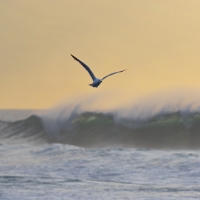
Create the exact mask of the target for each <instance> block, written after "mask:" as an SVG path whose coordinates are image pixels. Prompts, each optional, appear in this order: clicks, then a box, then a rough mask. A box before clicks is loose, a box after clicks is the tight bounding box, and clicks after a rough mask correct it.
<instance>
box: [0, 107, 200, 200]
mask: <svg viewBox="0 0 200 200" xmlns="http://www.w3.org/2000/svg"><path fill="white" fill-rule="evenodd" d="M55 110H56V111H55ZM72 110H73V112H72ZM72 110H70V111H69V109H66V110H65V109H64V108H63V107H62V109H53V111H52V110H51V109H50V111H51V112H50V111H49V110H45V111H39V112H38V111H34V110H32V111H30V110H1V111H0V199H1V200H13V199H15V200H27V199H31V200H33V199H34V200H36V199H37V200H38V199H41V200H44V199H48V200H49V199H52V200H53V199H56V200H58V199H66V200H74V199H75V200H76V199H77V200H82V199H83V200H86V199H87V200H88V199H95V200H98V199H99V200H100V199H103V200H106V199H107V200H111V199H119V200H121V199H137V200H140V199H141V200H144V199H146V200H147V199H148V200H162V199H165V200H172V199H174V200H177V199H181V200H183V199H185V200H189V199H200V151H199V148H200V145H199V144H200V140H199V135H200V128H199V124H200V117H199V114H198V113H199V112H198V110H196V112H190V113H189V114H188V115H187V119H185V117H184V116H185V115H183V114H182V113H183V110H172V111H170V112H165V113H161V112H160V113H159V112H158V113H157V114H155V115H150V117H149V118H143V119H141V118H140V117H138V118H135V117H133V116H131V117H130V116H129V117H127V116H128V115H126V116H124V115H123V116H122V117H121V118H120V117H119V116H117V114H116V112H105V111H102V112H101V111H98V112H97V111H91V110H89V111H88V110H84V111H78V112H77V108H76V109H72ZM74 110H76V112H74ZM193 111H194V110H193ZM186 122H187V123H186ZM188 124H189V126H188Z"/></svg>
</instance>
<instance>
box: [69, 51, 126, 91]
mask: <svg viewBox="0 0 200 200" xmlns="http://www.w3.org/2000/svg"><path fill="white" fill-rule="evenodd" d="M71 56H72V57H73V58H74V60H76V61H78V62H79V63H80V64H81V65H82V66H83V67H84V68H85V69H86V70H87V71H88V73H89V74H90V76H91V78H92V80H93V83H91V84H89V85H90V86H92V87H96V88H97V87H98V86H99V85H100V84H101V82H102V81H103V80H104V79H105V78H107V77H109V76H112V75H114V74H117V73H121V72H124V71H126V70H127V69H125V70H122V71H118V72H113V73H111V74H108V75H107V76H104V77H103V78H102V79H99V78H96V76H95V75H94V73H93V72H92V70H91V69H90V68H89V67H88V66H87V65H86V64H85V63H83V62H82V61H81V60H79V59H78V58H76V57H75V56H73V55H72V54H71Z"/></svg>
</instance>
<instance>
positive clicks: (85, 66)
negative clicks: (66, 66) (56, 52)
mask: <svg viewBox="0 0 200 200" xmlns="http://www.w3.org/2000/svg"><path fill="white" fill-rule="evenodd" d="M71 56H72V57H73V58H74V60H76V61H78V62H79V63H80V64H81V65H82V66H83V67H84V68H85V69H86V70H87V71H88V73H89V74H90V76H91V77H92V80H93V81H94V80H95V79H96V77H95V75H94V74H93V72H92V71H91V69H90V68H89V67H88V66H87V65H86V64H85V63H83V62H82V61H80V60H79V59H78V58H76V57H75V56H73V55H72V54H71Z"/></svg>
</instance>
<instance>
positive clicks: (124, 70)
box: [101, 69, 127, 81]
mask: <svg viewBox="0 0 200 200" xmlns="http://www.w3.org/2000/svg"><path fill="white" fill-rule="evenodd" d="M126 70H127V69H125V70H122V71H118V72H113V73H111V74H108V75H107V76H104V77H103V78H102V79H101V80H102V81H103V79H105V78H107V77H108V76H112V75H114V74H118V73H121V72H124V71H126Z"/></svg>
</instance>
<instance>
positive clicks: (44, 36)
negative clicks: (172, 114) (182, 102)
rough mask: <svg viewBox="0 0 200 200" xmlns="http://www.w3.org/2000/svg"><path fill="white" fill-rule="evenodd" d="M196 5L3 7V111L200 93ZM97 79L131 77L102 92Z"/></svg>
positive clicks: (23, 2)
mask: <svg viewBox="0 0 200 200" xmlns="http://www.w3.org/2000/svg"><path fill="white" fill-rule="evenodd" d="M199 21H200V1H199V0H192V1H191V0H151V1H149V0H124V1H122V0H109V1H107V0H101V1H100V0H84V1H82V0H73V1H72V0H56V1H55V0H42V1H41V0H34V1H27V0H15V1H14V0H6V1H5V0H2V1H0V27H1V31H0V71H1V73H0V83H1V84H0V91H1V99H0V108H1V109H43V108H49V107H51V106H53V105H55V104H56V103H58V102H60V101H62V100H63V99H66V98H70V97H72V96H73V95H79V94H87V93H92V94H98V93H99V92H103V91H116V92H119V93H120V91H123V92H125V93H127V94H129V95H133V96H135V97H136V96H137V97H139V96H142V95H146V94H151V93H155V92H157V91H165V90H171V89H176V88H182V89H184V88H197V89H199V90H200V78H199V75H200V23H199ZM70 54H73V55H75V56H76V57H78V58H79V59H81V60H82V61H84V62H85V63H86V64H88V65H89V66H90V67H91V69H92V70H93V71H94V73H95V74H96V76H97V77H99V78H102V77H104V76H105V75H107V74H109V73H111V72H113V71H118V70H123V69H128V70H127V71H126V72H123V73H121V74H118V75H114V76H112V77H109V78H107V79H105V80H104V82H103V83H102V84H101V85H100V86H99V88H92V87H90V86H89V85H88V84H90V83H92V79H91V78H90V76H89V75H88V73H87V72H86V71H85V70H84V69H83V67H82V66H81V65H79V64H78V63H77V62H75V61H74V60H73V59H72V57H71V56H70Z"/></svg>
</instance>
